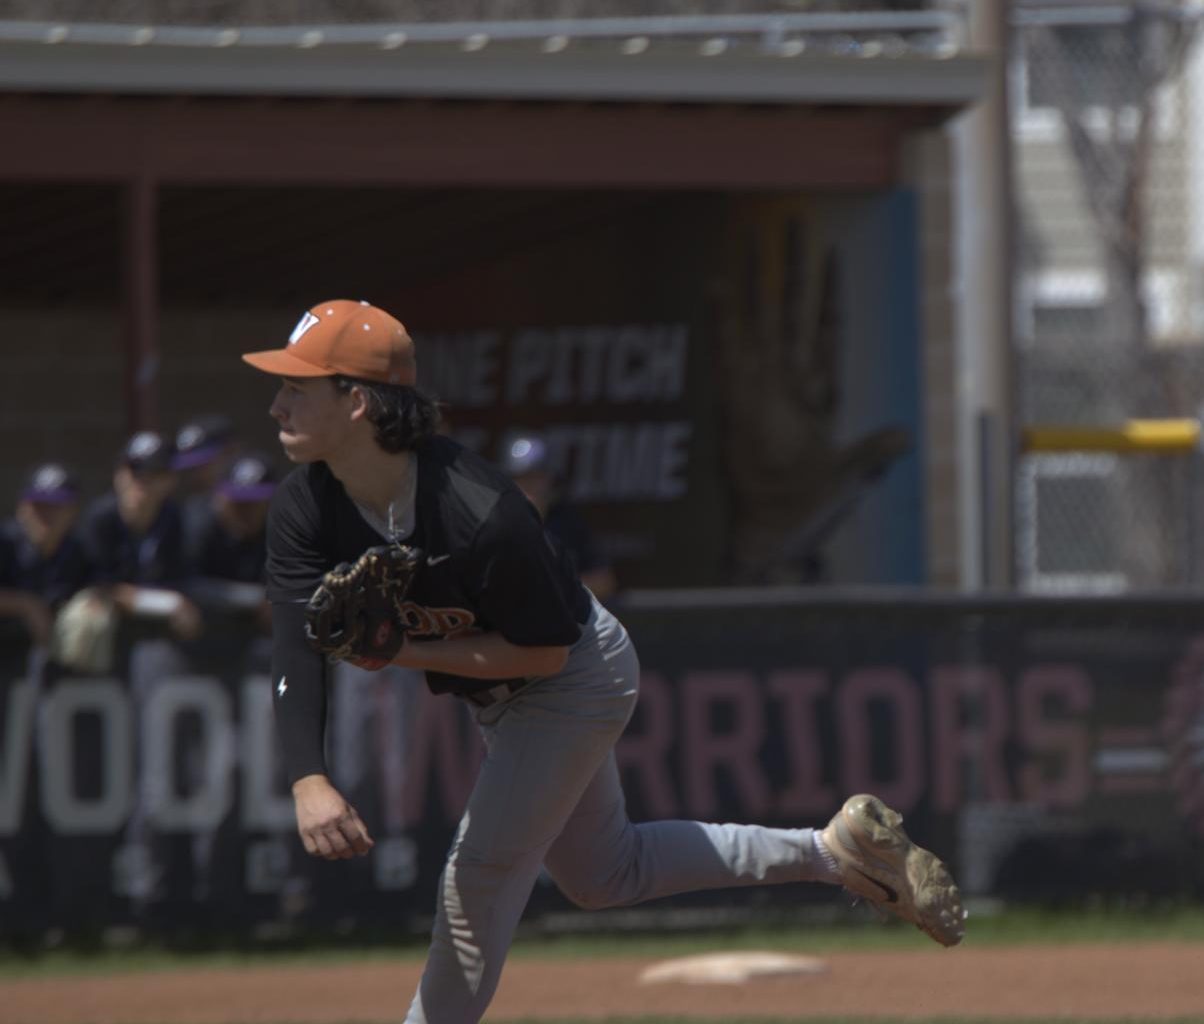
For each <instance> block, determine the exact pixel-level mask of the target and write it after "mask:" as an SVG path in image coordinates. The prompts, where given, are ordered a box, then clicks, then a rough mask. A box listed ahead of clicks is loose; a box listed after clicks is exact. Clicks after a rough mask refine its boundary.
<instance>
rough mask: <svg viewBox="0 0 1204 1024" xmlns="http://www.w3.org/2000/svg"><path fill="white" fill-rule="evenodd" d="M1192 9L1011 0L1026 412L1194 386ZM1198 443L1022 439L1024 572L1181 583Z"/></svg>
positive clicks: (1065, 583) (1147, 400)
mask: <svg viewBox="0 0 1204 1024" xmlns="http://www.w3.org/2000/svg"><path fill="white" fill-rule="evenodd" d="M1202 15H1204V11H1201V10H1200V8H1199V7H1198V6H1197V5H1188V4H1173V5H1172V4H1154V3H1126V4H1112V5H1095V6H1092V7H1084V6H1083V5H1073V6H1071V5H1066V4H1052V3H1048V4H1023V5H1018V6H1017V7H1016V8H1015V9H1014V20H1013V36H1012V40H1011V42H1012V50H1011V52H1012V64H1011V68H1010V84H1011V95H1010V102H1011V112H1012V124H1013V131H1012V139H1013V154H1014V169H1015V179H1014V180H1015V200H1016V206H1017V213H1018V223H1019V231H1018V236H1019V240H1018V252H1017V266H1016V278H1015V282H1016V292H1015V294H1016V300H1017V301H1016V310H1015V312H1016V317H1015V324H1016V336H1017V359H1018V362H1017V380H1018V393H1017V396H1016V398H1017V403H1018V406H1017V408H1018V415H1019V418H1020V422H1021V423H1022V424H1023V425H1024V426H1025V427H1026V428H1029V429H1030V430H1031V429H1032V428H1034V427H1036V428H1040V427H1042V426H1044V425H1055V424H1056V425H1066V424H1073V425H1078V426H1081V427H1085V428H1091V427H1099V428H1112V427H1116V426H1118V425H1120V424H1123V423H1125V422H1126V421H1129V420H1133V419H1159V420H1160V419H1170V418H1180V417H1195V416H1196V415H1197V413H1198V411H1199V409H1200V405H1201V402H1202V401H1204V275H1202V270H1204V173H1202V172H1204V53H1202V51H1201V46H1200V42H1201V39H1202V38H1204V37H1202V35H1201V31H1200V26H1201V24H1202V21H1201V16H1202ZM1197 458H1198V456H1197V454H1196V451H1195V447H1194V446H1193V445H1191V444H1186V445H1184V446H1182V447H1181V448H1180V449H1179V450H1168V449H1166V448H1163V449H1161V450H1159V451H1158V452H1156V453H1154V452H1148V453H1147V452H1123V453H1122V452H1117V453H1109V452H1106V451H1103V452H1101V451H1095V452H1075V451H1066V452H1054V453H1046V452H1042V453H1032V452H1025V453H1022V454H1021V456H1020V462H1019V467H1018V481H1017V491H1016V493H1017V500H1018V509H1017V512H1018V515H1017V523H1018V537H1017V555H1018V558H1017V561H1018V567H1019V578H1020V582H1021V584H1022V586H1024V587H1026V588H1027V589H1031V590H1051V589H1052V590H1060V591H1070V592H1073V591H1099V590H1105V591H1114V590H1122V589H1129V588H1138V587H1166V586H1184V585H1190V584H1192V583H1196V582H1199V581H1200V578H1201V573H1200V571H1199V569H1198V567H1197V565H1196V557H1195V533H1196V523H1195V519H1196V505H1197V502H1198V497H1199V496H1198V495H1197V493H1196V484H1195V477H1196V461H1197Z"/></svg>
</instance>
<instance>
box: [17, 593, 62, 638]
mask: <svg viewBox="0 0 1204 1024" xmlns="http://www.w3.org/2000/svg"><path fill="white" fill-rule="evenodd" d="M24 598H25V599H24V600H23V601H22V604H21V620H22V621H23V622H24V623H25V629H26V631H27V632H28V633H29V639H30V641H31V642H32V643H33V645H34V646H35V647H45V646H46V645H47V644H48V643H50V630H51V628H52V626H53V624H54V615H53V613H52V612H51V611H50V606H49V605H48V604H47V603H46V602H45V601H43V600H42V599H41V598H39V597H37V596H36V595H34V594H27V595H24Z"/></svg>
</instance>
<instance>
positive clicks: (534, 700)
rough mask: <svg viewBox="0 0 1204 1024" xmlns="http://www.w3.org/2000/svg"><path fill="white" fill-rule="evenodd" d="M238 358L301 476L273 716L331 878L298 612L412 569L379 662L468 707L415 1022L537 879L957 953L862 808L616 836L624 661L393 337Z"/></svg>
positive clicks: (366, 312) (282, 511)
mask: <svg viewBox="0 0 1204 1024" xmlns="http://www.w3.org/2000/svg"><path fill="white" fill-rule="evenodd" d="M243 358H244V359H245V360H246V361H247V362H248V363H250V364H251V365H252V366H254V367H256V368H257V369H259V370H262V371H265V372H267V373H270V374H274V375H276V376H278V377H280V378H281V380H280V385H279V390H278V392H277V394H276V397H275V400H274V401H273V403H272V406H271V409H270V414H271V415H272V417H273V418H274V419H275V420H276V422H277V423H278V425H279V438H280V442H281V444H282V446H283V448H284V451H285V454H286V455H287V456H288V458H289V459H290V460H291V461H292V462H295V463H297V468H296V469H294V470H293V472H292V473H290V474H289V476H288V477H287V478H286V479H285V480H284V482H283V483H282V484H281V486H280V488H279V489H278V490H277V492H276V494H275V496H274V498H273V502H272V508H271V513H270V517H269V523H268V565H267V583H268V596H269V598H270V599H271V601H272V603H273V699H274V702H275V709H276V718H277V724H278V730H279V734H280V738H281V744H282V748H283V753H284V759H285V764H286V769H287V772H288V776H289V779H290V782H291V784H292V791H293V797H294V801H295V806H296V813H297V825H298V830H299V832H300V835H301V839H302V841H303V843H304V845H305V849H306V850H307V851H309V852H310V853H311V854H314V855H316V856H319V857H324V858H327V859H331V860H333V859H339V858H349V857H354V856H357V855H363V854H367V853H368V852H369V851H370V850H371V848H372V845H373V840H372V837H371V836H370V835H369V833H368V829H367V827H366V826H365V824H364V822H363V820H362V819H361V818H360V816H359V814H358V813H357V812H356V810H355V808H354V807H352V806H351V805H350V804H349V803H348V802H347V801H346V799H345V798H344V797H343V795H342V794H340V793H339V792H338V791H337V790H336V789H335V788H334V787H333V785H332V784H331V782H330V780H329V777H328V774H327V766H326V762H325V758H324V755H323V735H324V729H325V719H326V701H327V696H326V675H327V664H326V660H325V658H324V657H323V656H322V654H321V653H319V652H317V651H315V650H314V649H313V647H311V645H310V643H309V641H307V637H306V631H307V606H308V604H309V601H310V598H311V596H313V595H314V592H315V590H316V588H318V587H319V586H320V585H322V584H323V581H324V579H325V580H326V581H327V582H329V580H330V577H327V576H326V575H325V574H327V573H328V572H329V571H330V570H331V569H333V568H334V567H336V566H338V565H340V563H355V562H356V561H357V559H358V558H359V557H360V556H361V554H362V553H363V552H364V551H365V550H366V549H370V548H374V547H380V546H381V545H386V544H393V545H405V546H408V547H412V548H413V549H415V550H416V551H418V552H421V557H422V561H421V566H420V568H419V569H418V571H417V572H416V574H415V576H414V578H413V580H412V582H411V584H410V586H409V590H408V593H407V594H406V597H405V600H404V602H403V603H402V604H401V606H400V610H399V614H400V615H401V617H402V618H403V619H404V627H405V632H404V633H402V634H400V635H401V636H403V637H404V642H403V643H401V645H400V647H399V648H398V649H397V650H396V653H395V654H392V653H391V654H390V658H391V661H392V663H394V664H397V665H400V666H403V667H407V668H413V669H417V670H420V671H423V672H425V675H426V680H427V685H428V686H429V688H430V689H431V690H432V691H433V692H435V693H445V694H452V695H454V696H456V697H458V698H460V699H463V700H465V701H467V702H469V703H470V704H471V705H472V706H473V711H474V716H475V718H476V721H477V723H478V725H479V727H480V729H481V731H482V734H483V736H484V739H485V745H486V757H485V760H484V762H483V764H482V766H481V771H480V775H479V777H478V778H477V781H476V784H475V787H474V789H473V791H472V794H471V796H470V798H469V801H468V806H467V808H466V810H465V813H464V816H463V819H462V820H461V823H460V827H459V829H458V832H457V834H456V837H455V840H454V842H453V844H452V847H451V849H450V851H449V853H448V857H447V861H446V864H445V867H444V871H443V875H442V877H441V879H440V887H439V899H438V907H437V912H436V918H435V924H434V928H433V934H432V939H431V945H430V950H429V954H428V958H427V962H426V967H425V970H424V972H423V975H422V980H421V982H420V984H419V988H418V992H417V994H416V995H415V997H414V1000H413V1002H412V1004H411V1006H410V1010H409V1014H408V1016H407V1017H406V1020H407V1021H410V1022H426V1021H430V1022H438V1024H461V1022H463V1024H467V1022H474V1021H478V1020H480V1019H481V1017H482V1015H483V1014H484V1012H485V1010H486V1007H487V1006H488V1005H489V1001H490V999H491V998H492V995H493V993H494V990H495V988H496V986H497V984H498V979H499V976H500V974H501V970H502V963H503V961H504V959H505V957H506V953H507V950H508V948H509V946H510V942H511V939H512V936H513V933H514V929H515V926H516V924H517V922H518V920H519V917H520V916H521V914H522V911H523V908H524V906H525V904H526V902H527V899H528V897H529V895H530V892H531V889H532V886H533V885H534V883H535V880H536V878H537V876H538V875H539V872H540V867H541V865H544V866H546V868H547V871H548V873H549V874H550V875H551V877H552V878H553V879H554V880H555V882H556V884H557V885H558V886H559V887H560V889H561V890H562V891H563V892H564V894H565V895H566V896H567V897H568V898H569V899H571V900H573V901H574V902H575V903H577V904H579V905H580V906H582V907H586V908H600V907H610V906H620V905H626V904H633V903H639V902H641V901H643V900H649V899H654V898H657V897H661V896H668V895H671V894H675V893H682V892H687V891H691V890H699V889H715V888H728V887H732V886H742V885H760V884H769V883H792V882H827V883H831V884H835V885H843V886H844V887H845V888H847V889H849V890H850V891H851V892H853V893H854V894H856V895H858V896H860V897H863V898H864V899H866V900H868V901H870V902H871V903H873V904H875V905H878V906H880V907H883V908H884V909H886V910H888V911H891V912H893V913H895V914H897V915H898V916H900V917H902V918H904V919H906V920H908V921H911V922H913V923H915V924H916V925H917V926H918V927H919V928H921V929H922V930H923V931H925V932H926V933H927V934H929V935H930V936H931V937H932V938H934V939H935V940H936V941H937V942H940V943H942V944H944V945H954V944H956V943H957V942H959V941H960V940H961V938H962V935H963V931H964V916H965V915H964V912H963V910H962V907H961V899H960V895H959V893H958V890H957V886H956V885H955V883H954V881H953V879H952V877H951V876H950V874H949V872H948V870H947V869H946V868H945V866H944V865H943V864H942V863H941V862H940V861H939V860H938V859H937V858H936V857H935V856H934V855H933V854H932V853H930V852H928V851H926V850H923V849H921V848H919V847H917V846H915V845H914V844H912V843H911V842H910V840H909V839H908V838H907V836H906V834H905V833H904V831H903V829H902V827H901V818H900V817H899V815H898V814H896V813H895V812H894V811H892V810H890V809H889V808H887V807H886V806H885V805H883V804H882V803H881V801H879V800H878V799H877V798H875V797H872V796H868V795H864V794H862V795H858V796H854V797H851V798H850V799H849V800H847V801H846V802H845V804H844V806H843V807H842V808H841V810H840V811H839V812H838V813H837V814H836V816H835V817H834V818H833V819H832V820H831V822H830V823H829V824H828V825H827V827H826V828H824V829H823V830H822V831H821V830H819V829H810V828H799V829H772V828H763V827H760V826H755V825H734V824H707V823H702V822H692V821H656V822H647V823H643V824H638V825H636V824H632V823H631V822H630V821H629V820H628V817H627V813H626V809H625V803H624V798H623V793H622V790H621V788H620V783H619V775H618V771H617V768H616V763H615V756H614V749H613V748H614V745H615V742H616V741H617V740H618V738H619V736H620V735H621V734H622V732H623V729H624V727H625V726H626V724H627V721H628V719H629V717H630V716H631V714H632V711H633V709H634V706H635V703H636V698H637V694H638V689H639V662H638V660H637V656H636V652H635V650H634V648H633V646H632V643H631V641H630V640H629V638H628V636H627V633H626V631H625V630H624V628H623V626H622V624H621V623H620V622H619V621H618V620H617V619H616V618H615V617H614V615H612V614H611V613H610V612H609V611H608V610H607V609H606V608H605V607H603V606H602V605H601V604H600V603H599V602H598V601H597V600H596V599H595V598H594V596H593V595H592V594H591V593H590V592H589V591H588V590H587V589H586V588H585V587H584V586H582V584H581V583H580V581H579V580H578V578H577V576H576V574H575V573H574V572H573V571H572V569H571V567H570V563H569V561H568V559H567V558H566V557H565V556H564V555H563V554H562V552H561V550H560V549H559V548H558V547H557V546H556V545H555V543H554V542H553V541H552V540H551V539H550V538H549V537H548V535H547V534H545V531H544V529H543V526H542V524H541V522H540V519H539V516H538V514H537V513H536V511H535V509H534V508H533V507H532V506H531V504H530V503H529V502H528V501H527V500H526V499H525V498H524V497H523V495H522V493H521V492H520V491H519V490H518V488H517V487H516V486H515V485H514V484H513V482H512V481H510V480H509V479H508V478H507V476H506V475H505V474H504V473H503V472H501V471H500V470H499V469H497V468H496V467H494V466H492V465H491V464H490V463H488V462H487V461H485V460H484V459H482V458H479V457H477V456H476V455H474V454H472V453H471V452H469V451H468V450H466V449H464V448H463V447H461V446H460V445H458V444H457V443H456V442H454V441H452V440H450V439H449V438H446V437H442V436H439V435H437V433H436V425H437V420H438V411H437V408H436V406H435V404H434V403H433V401H432V400H431V399H430V398H428V397H427V396H425V395H424V394H423V393H422V392H421V391H420V390H418V389H417V388H416V387H415V382H416V362H415V354H414V346H413V342H412V341H411V339H410V337H409V335H408V334H407V333H406V330H405V328H404V327H403V326H402V325H401V324H400V323H399V322H398V321H397V320H396V319H394V318H393V317H392V316H390V315H389V314H388V313H386V312H384V311H383V310H380V309H378V308H375V307H373V306H370V305H368V304H367V303H357V302H352V301H348V300H335V301H330V302H323V303H320V304H319V305H316V306H314V307H313V308H312V309H311V310H309V311H308V312H307V313H305V315H304V316H303V317H302V318H301V320H300V322H299V323H298V324H297V325H296V327H295V328H294V330H293V332H292V334H291V336H290V337H289V339H288V343H287V344H286V345H285V346H284V347H283V348H278V349H272V350H268V351H261V352H253V353H249V354H247V355H245V356H243ZM308 625H309V626H310V627H311V631H312V623H308ZM349 656H350V657H354V653H352V654H351V655H349ZM361 663H362V662H361Z"/></svg>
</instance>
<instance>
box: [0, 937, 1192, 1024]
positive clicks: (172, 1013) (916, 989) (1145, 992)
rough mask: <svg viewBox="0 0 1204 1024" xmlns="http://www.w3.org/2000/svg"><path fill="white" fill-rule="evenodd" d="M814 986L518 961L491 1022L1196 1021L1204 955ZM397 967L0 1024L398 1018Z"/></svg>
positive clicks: (997, 960) (8, 1017)
mask: <svg viewBox="0 0 1204 1024" xmlns="http://www.w3.org/2000/svg"><path fill="white" fill-rule="evenodd" d="M823 959H824V960H825V961H826V963H827V967H828V970H827V972H826V973H825V974H823V975H818V976H794V977H778V978H770V979H765V980H761V981H758V982H755V983H749V984H744V985H685V984H658V985H641V984H640V983H639V981H638V977H639V974H640V972H641V970H643V969H644V968H645V967H647V966H648V965H649V964H650V963H652V962H653V961H652V960H650V959H647V958H643V959H617V958H606V959H600V960H596V961H593V962H589V961H573V960H567V961H566V960H556V961H539V960H527V959H516V960H514V961H513V962H512V963H510V964H509V965H508V966H507V968H506V973H505V975H504V977H503V979H502V985H501V988H500V990H499V991H498V994H497V997H496V999H495V1000H494V1003H493V1008H492V1010H491V1012H490V1015H489V1018H490V1020H494V1021H501V1020H505V1019H506V1018H515V1017H527V1016H530V1017H581V1018H601V1017H606V1016H611V1015H613V1016H619V1015H631V1016H637V1015H656V1014H667V1015H668V1014H682V1015H687V1014H688V1015H694V1016H698V1017H700V1018H703V1017H707V1018H716V1017H730V1016H733V1015H736V1014H743V1015H746V1016H751V1015H764V1016H766V1017H773V1016H778V1017H781V1016H790V1017H806V1016H819V1015H828V1014H831V1015H837V1014H849V1015H865V1016H892V1017H931V1016H937V1015H941V1014H950V1015H952V1014H965V1015H974V1016H983V1017H998V1018H1024V1017H1036V1016H1047V1017H1053V1016H1068V1017H1069V1016H1081V1017H1096V1018H1100V1019H1108V1018H1123V1017H1135V1016H1141V1017H1174V1016H1179V1017H1183V1016H1193V1015H1199V1017H1200V1019H1201V1020H1204V947H1201V946H1199V945H1188V944H1182V945H1180V944H1143V945H1135V946H1075V947H1048V948H1042V947H1034V946H1025V947H1023V948H1005V949H971V948H966V949H957V950H949V951H944V950H940V949H937V948H935V947H934V948H933V949H931V950H925V951H922V952H920V951H917V952H914V953H913V952H906V953H897V952H893V953H878V952H874V953H837V954H832V955H830V956H826V957H824V958H823ZM419 969H420V968H419V966H418V965H417V964H416V963H412V962H410V963H402V964H398V965H397V966H390V965H388V964H380V963H374V964H371V965H365V966H337V967H329V968H315V967H312V966H303V967H302V966H296V967H267V968H264V967H254V968H243V969H239V968H235V969H230V970H213V969H194V970H170V971H158V972H154V973H146V974H120V975H108V976H99V977H88V976H71V977H54V978H37V979H24V980H14V981H6V982H3V983H0V1022H3V1024H34V1022H38V1024H84V1022H87V1024H150V1022H157V1024H217V1022H243V1024H250V1022H254V1021H265V1022H266V1021H297V1022H310V1021H314V1022H319V1021H320V1022H333V1021H385V1020H391V1021H395V1020H398V1019H399V1018H400V1017H401V1016H402V1014H403V1011H404V1009H405V1007H406V1005H407V1004H408V1002H409V999H410V995H411V993H412V992H413V989H414V986H415V983H416V981H417V978H418V972H419Z"/></svg>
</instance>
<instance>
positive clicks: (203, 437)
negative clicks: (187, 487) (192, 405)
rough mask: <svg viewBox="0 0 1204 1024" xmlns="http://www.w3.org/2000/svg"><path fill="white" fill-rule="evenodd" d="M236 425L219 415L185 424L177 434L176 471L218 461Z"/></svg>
mask: <svg viewBox="0 0 1204 1024" xmlns="http://www.w3.org/2000/svg"><path fill="white" fill-rule="evenodd" d="M233 436H234V425H233V424H232V423H231V422H230V421H229V420H228V419H227V418H226V417H225V416H222V415H219V414H214V415H211V416H198V417H197V418H196V419H194V420H190V421H189V422H187V423H185V424H184V426H182V427H181V428H180V429H179V431H178V432H177V433H176V454H175V456H174V457H173V459H172V467H173V468H174V469H193V468H194V467H196V466H204V465H206V464H208V463H210V462H212V461H213V460H214V459H216V458H217V457H218V456H219V455H220V454H221V453H222V451H223V450H224V449H225V448H226V447H227V446H228V445H229V444H230V439H231V438H232V437H233Z"/></svg>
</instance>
